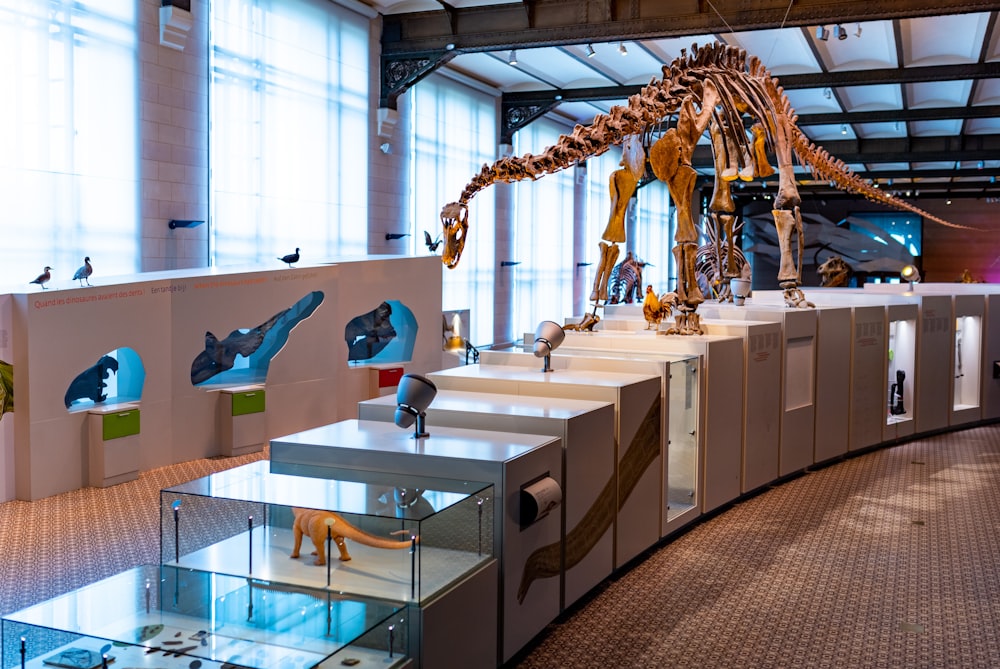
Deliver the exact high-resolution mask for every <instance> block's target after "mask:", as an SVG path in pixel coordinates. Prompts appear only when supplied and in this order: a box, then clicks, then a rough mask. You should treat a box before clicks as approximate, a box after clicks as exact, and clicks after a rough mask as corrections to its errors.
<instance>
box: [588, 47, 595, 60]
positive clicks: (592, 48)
mask: <svg viewBox="0 0 1000 669" xmlns="http://www.w3.org/2000/svg"><path fill="white" fill-rule="evenodd" d="M596 55H597V52H596V51H594V45H593V44H588V45H587V58H593V57H594V56H596Z"/></svg>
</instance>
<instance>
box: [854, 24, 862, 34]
mask: <svg viewBox="0 0 1000 669" xmlns="http://www.w3.org/2000/svg"><path fill="white" fill-rule="evenodd" d="M854 36H855V37H861V24H860V23H859V24H858V29H857V30H855V31H854Z"/></svg>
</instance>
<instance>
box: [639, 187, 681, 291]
mask: <svg viewBox="0 0 1000 669" xmlns="http://www.w3.org/2000/svg"><path fill="white" fill-rule="evenodd" d="M636 197H637V205H638V208H637V209H636V217H635V218H636V221H635V223H636V226H635V227H636V234H635V240H633V244H634V246H633V248H635V255H636V256H637V257H638V258H639V259H640V260H644V261H646V263H647V265H646V267H645V268H644V269H643V270H642V281H643V283H645V284H647V285H652V286H653V290H655V291H656V292H657V294H663V293H665V292H668V291H671V290H676V288H677V268H676V263H675V262H674V256H673V252H672V251H673V248H674V232H675V231H676V229H677V212H676V209H674V208H673V207H671V206H670V191H669V190H667V184H665V183H663V182H662V181H652V182H650V183H648V184H646V185H645V186H643V187H642V188H640V189H639V191H638V193H637V195H636ZM645 290H646V288H645V286H644V287H643V288H642V291H643V292H645Z"/></svg>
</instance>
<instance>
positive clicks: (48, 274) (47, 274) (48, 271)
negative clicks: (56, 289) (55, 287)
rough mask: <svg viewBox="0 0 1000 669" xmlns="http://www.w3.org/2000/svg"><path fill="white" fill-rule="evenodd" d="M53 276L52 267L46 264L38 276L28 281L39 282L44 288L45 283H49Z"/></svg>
mask: <svg viewBox="0 0 1000 669" xmlns="http://www.w3.org/2000/svg"><path fill="white" fill-rule="evenodd" d="M51 278H52V268H51V267H49V266H48V265H46V266H45V271H44V272H42V273H41V274H39V275H38V276H36V277H35V279H34V280H33V281H29V282H28V283H37V284H38V285H39V286H41V287H42V288H43V289H44V288H45V284H46V283H48V280H49V279H51Z"/></svg>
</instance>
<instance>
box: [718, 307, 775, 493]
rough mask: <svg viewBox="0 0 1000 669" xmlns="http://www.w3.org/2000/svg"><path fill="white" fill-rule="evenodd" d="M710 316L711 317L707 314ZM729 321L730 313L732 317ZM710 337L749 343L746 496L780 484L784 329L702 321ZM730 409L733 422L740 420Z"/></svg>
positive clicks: (745, 367)
mask: <svg viewBox="0 0 1000 669" xmlns="http://www.w3.org/2000/svg"><path fill="white" fill-rule="evenodd" d="M706 313H710V310H707V311H706ZM727 315H728V313H727ZM702 327H703V329H704V330H705V332H706V333H707V334H710V335H722V336H725V337H739V338H740V339H742V340H743V346H744V350H743V378H744V392H743V403H742V406H741V412H740V414H739V415H740V416H741V418H740V420H742V422H743V458H742V466H741V472H740V491H741V492H743V493H748V492H751V491H753V490H757V489H758V488H760V487H762V486H765V485H768V484H769V483H771V482H772V481H774V480H775V479H776V478H778V458H779V445H780V439H781V432H780V425H781V337H782V334H781V326H780V325H779V324H778V323H774V322H770V323H768V322H765V321H757V320H743V319H733V320H720V319H714V318H705V319H702ZM734 409H735V407H730V414H729V420H735V419H736V418H737V413H736V412H735V410H734Z"/></svg>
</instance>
